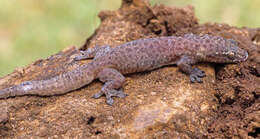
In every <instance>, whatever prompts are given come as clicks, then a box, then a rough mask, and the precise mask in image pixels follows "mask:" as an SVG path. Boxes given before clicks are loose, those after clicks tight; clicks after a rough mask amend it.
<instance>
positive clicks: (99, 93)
mask: <svg viewBox="0 0 260 139" xmlns="http://www.w3.org/2000/svg"><path fill="white" fill-rule="evenodd" d="M103 95H104V93H103V92H101V91H100V92H98V93H96V94H94V95H93V96H92V98H100V97H101V96H103Z"/></svg>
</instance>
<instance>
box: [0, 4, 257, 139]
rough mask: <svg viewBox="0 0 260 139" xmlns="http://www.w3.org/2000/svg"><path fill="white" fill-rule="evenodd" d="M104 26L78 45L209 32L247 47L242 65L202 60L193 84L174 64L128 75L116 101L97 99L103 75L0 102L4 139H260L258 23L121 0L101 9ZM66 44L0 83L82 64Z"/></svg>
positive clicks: (37, 77)
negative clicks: (237, 23) (73, 87)
mask: <svg viewBox="0 0 260 139" xmlns="http://www.w3.org/2000/svg"><path fill="white" fill-rule="evenodd" d="M99 17H100V19H101V21H102V22H101V25H100V26H99V28H98V29H97V30H96V32H95V33H94V34H93V35H92V36H91V37H90V38H88V39H87V41H86V43H85V44H84V45H83V46H82V47H81V49H87V48H89V47H94V46H95V45H111V46H112V47H115V46H117V45H119V44H123V43H125V42H128V41H131V40H136V39H140V38H150V37H158V36H171V35H177V36H178V35H183V34H185V33H190V32H192V33H195V34H212V35H219V36H222V37H224V38H232V39H234V40H236V41H238V42H239V47H241V48H243V49H245V50H247V51H248V52H249V59H248V60H247V61H246V62H244V63H240V64H230V65H221V64H220V65H212V64H201V65H198V66H199V67H200V68H202V69H203V70H205V72H206V74H207V77H206V78H205V79H204V83H203V84H197V83H196V84H191V83H190V81H189V78H188V77H187V76H186V75H184V74H183V73H181V72H180V71H179V70H178V68H177V67H175V66H170V67H164V68H160V69H158V70H154V71H151V72H145V73H137V74H132V75H130V76H127V78H126V83H125V86H124V91H125V92H126V93H127V94H128V95H129V96H127V97H126V98H124V99H116V100H115V104H114V105H113V106H112V107H111V106H108V105H107V104H106V103H105V98H101V99H92V98H91V96H92V95H93V94H95V93H96V92H97V91H99V90H100V88H101V85H102V84H101V83H100V82H98V81H95V82H93V83H92V84H90V85H88V86H86V87H83V88H81V89H78V90H77V91H73V92H70V93H68V94H65V95H60V96H52V97H38V96H23V97H14V98H9V99H6V100H0V111H1V113H0V137H2V138H4V137H5V138H14V137H16V138H18V137H20V138H29V137H31V138H37V137H51V138H62V137H71V138H72V137H73V138H130V137H131V138H172V137H175V138H178V137H180V138H216V137H218V138H229V137H241V138H254V137H255V138H256V137H259V136H260V135H259V132H260V131H259V130H260V128H259V127H260V98H259V95H260V87H259V85H260V29H249V28H237V27H232V26H229V25H226V24H211V23H207V24H199V23H198V19H197V18H196V17H195V15H194V9H193V8H192V7H191V6H187V7H184V8H176V7H168V6H164V5H155V6H154V7H152V6H150V5H149V3H148V2H147V1H145V0H123V2H122V6H121V8H120V9H119V10H117V11H103V12H101V13H100V14H99ZM77 52H78V51H77V50H76V49H75V48H73V47H72V48H68V49H66V50H64V51H62V52H60V53H58V54H55V55H53V56H51V57H49V58H47V59H44V60H38V61H36V62H34V63H33V64H31V65H29V66H27V67H26V68H21V69H17V70H16V71H14V72H13V73H11V74H9V75H7V76H5V77H3V78H0V88H5V87H8V86H10V85H14V84H19V83H21V82H22V81H26V80H40V79H45V78H50V77H52V76H55V75H57V74H61V73H63V72H66V71H68V70H72V69H73V68H75V67H77V66H78V65H79V64H82V63H83V62H88V61H81V62H77V63H74V62H72V61H71V57H72V56H73V55H74V54H75V53H77Z"/></svg>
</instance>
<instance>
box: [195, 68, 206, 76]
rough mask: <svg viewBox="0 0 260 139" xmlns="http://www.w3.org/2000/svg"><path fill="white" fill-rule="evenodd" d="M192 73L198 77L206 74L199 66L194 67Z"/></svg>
mask: <svg viewBox="0 0 260 139" xmlns="http://www.w3.org/2000/svg"><path fill="white" fill-rule="evenodd" d="M192 73H193V74H196V75H197V76H199V77H205V76H206V74H205V72H204V71H203V70H201V69H199V68H194V69H193V70H192Z"/></svg>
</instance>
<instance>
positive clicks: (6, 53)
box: [0, 0, 260, 77]
mask: <svg viewBox="0 0 260 139" xmlns="http://www.w3.org/2000/svg"><path fill="white" fill-rule="evenodd" d="M120 3H121V0H109V1H108V0H77V1H73V2H72V1H71V0H63V1H54V0H44V1H37V0H26V1H20V0H1V1H0V5H1V8H0V77H1V76H4V75H6V74H8V73H10V72H12V71H13V70H14V68H16V67H21V66H25V65H28V64H29V63H31V62H33V61H35V60H37V59H39V58H46V57H47V56H50V55H52V54H55V53H56V52H58V51H60V50H62V49H63V48H65V47H68V46H72V45H76V46H80V45H82V44H83V43H84V42H85V39H86V38H87V37H88V36H90V35H91V34H92V33H93V32H94V30H95V29H96V28H97V27H98V25H99V23H100V21H99V19H98V17H97V14H98V13H99V11H100V10H104V9H111V10H115V9H117V8H119V7H120ZM151 3H152V4H156V3H165V4H167V5H178V6H180V7H181V6H184V5H186V4H191V5H193V6H195V11H196V15H197V16H198V17H199V19H200V22H201V23H204V22H208V21H209V22H219V23H223V22H224V23H228V24H231V25H235V26H248V27H260V16H259V15H260V10H259V8H258V5H260V1H259V0H248V1H247V0H151Z"/></svg>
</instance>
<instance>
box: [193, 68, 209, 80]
mask: <svg viewBox="0 0 260 139" xmlns="http://www.w3.org/2000/svg"><path fill="white" fill-rule="evenodd" d="M205 76H206V74H205V72H204V71H203V70H200V69H198V68H194V69H192V71H191V74H190V81H191V82H192V83H195V82H198V83H202V80H201V78H203V77H205Z"/></svg>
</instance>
